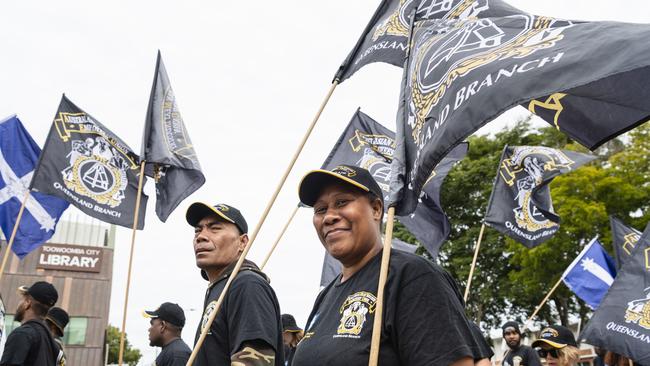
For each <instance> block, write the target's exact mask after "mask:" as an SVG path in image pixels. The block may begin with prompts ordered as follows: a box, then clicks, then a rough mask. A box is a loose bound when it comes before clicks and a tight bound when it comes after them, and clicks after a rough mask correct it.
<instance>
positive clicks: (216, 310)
mask: <svg viewBox="0 0 650 366" xmlns="http://www.w3.org/2000/svg"><path fill="white" fill-rule="evenodd" d="M337 85H338V81H336V80H335V81H334V82H333V83H332V86H331V87H330V89H329V91H328V92H327V95H326V96H325V100H323V102H322V103H321V105H320V108H319V109H318V112H316V116H314V119H313V120H312V121H311V124H310V125H309V127H308V128H307V131H306V132H305V135H304V136H303V138H302V141H301V142H300V144H299V145H298V148H297V149H296V152H295V153H294V155H293V157H292V158H291V161H290V162H289V166H288V167H287V169H286V170H285V172H284V174H283V175H282V178H281V179H280V182H279V183H278V186H277V187H276V188H275V192H274V193H273V195H272V196H271V199H270V200H269V202H268V204H267V205H266V208H265V209H264V212H263V213H262V217H261V218H260V220H259V222H258V223H257V226H256V227H255V229H254V230H253V232H252V234H251V236H250V240H249V241H248V244H246V247H244V251H243V252H242V253H241V255H240V256H239V259H238V260H237V263H236V264H235V268H233V270H232V273H231V274H230V276H229V277H228V281H227V282H226V285H225V286H224V288H223V290H222V291H221V295H219V298H218V299H217V303H216V305H215V308H214V310H213V311H212V313H210V316H209V317H208V319H207V321H206V323H205V325H204V327H203V331H202V332H201V335H200V336H199V339H197V340H196V344H195V345H194V349H193V350H192V354H191V355H190V358H189V359H188V360H187V364H186V366H192V364H193V363H194V360H195V359H196V356H197V355H198V353H199V350H200V349H201V346H202V345H203V342H204V341H205V337H206V336H207V335H208V332H209V331H210V328H211V326H212V322H213V321H214V319H215V318H216V317H217V314H218V313H219V309H220V308H221V304H222V303H223V299H224V298H225V297H226V294H227V293H228V289H229V288H230V284H231V283H232V281H233V279H234V278H235V277H237V274H238V273H239V269H240V268H241V266H242V264H243V263H244V259H245V258H246V255H248V252H249V251H250V249H251V246H252V245H253V243H254V242H255V238H257V233H258V232H259V231H260V228H261V227H262V224H264V221H265V220H266V216H268V214H269V211H271V207H273V204H274V203H275V199H276V198H277V197H278V194H279V193H280V190H281V189H282V186H284V183H285V182H286V181H287V177H288V176H289V173H290V172H291V169H293V166H294V164H295V163H296V160H298V156H299V155H300V153H301V152H302V149H303V147H305V143H306V142H307V139H308V138H309V136H310V135H311V132H312V131H313V130H314V126H316V122H318V119H319V118H320V115H321V114H322V113H323V109H325V106H326V105H327V102H328V101H329V100H330V97H331V96H332V93H334V89H336V86H337Z"/></svg>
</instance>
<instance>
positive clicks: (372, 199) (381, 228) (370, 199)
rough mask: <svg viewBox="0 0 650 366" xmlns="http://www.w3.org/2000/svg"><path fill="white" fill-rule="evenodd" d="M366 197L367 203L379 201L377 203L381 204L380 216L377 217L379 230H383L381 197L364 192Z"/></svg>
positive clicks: (382, 203)
mask: <svg viewBox="0 0 650 366" xmlns="http://www.w3.org/2000/svg"><path fill="white" fill-rule="evenodd" d="M366 197H367V198H368V201H370V203H373V202H375V201H376V200H379V202H381V216H379V229H380V230H383V228H384V200H383V199H381V197H379V196H377V195H376V194H374V193H372V192H366Z"/></svg>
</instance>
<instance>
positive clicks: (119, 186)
mask: <svg viewBox="0 0 650 366" xmlns="http://www.w3.org/2000/svg"><path fill="white" fill-rule="evenodd" d="M139 162H140V158H139V157H138V155H136V154H135V153H134V152H133V151H132V150H131V148H129V147H128V146H127V145H126V144H125V143H124V142H123V141H122V140H120V138H119V137H117V136H116V135H115V134H114V133H113V132H111V131H110V130H109V129H107V128H106V127H105V126H104V125H102V124H101V123H100V122H99V121H97V120H96V119H95V118H93V117H92V116H91V115H90V114H88V113H86V112H84V111H83V110H82V109H81V108H79V107H77V106H76V105H74V104H73V103H72V102H71V101H70V100H69V99H68V98H66V96H65V95H64V96H63V97H62V98H61V103H60V104H59V109H58V110H57V112H56V115H55V116H54V123H52V127H51V128H50V133H49V134H48V135H47V140H46V141H45V147H44V148H43V152H42V153H41V156H40V158H39V161H38V165H37V167H36V169H35V171H34V177H33V178H32V183H31V186H30V189H33V190H35V191H38V192H42V193H45V194H51V195H53V196H57V197H60V198H62V199H64V200H66V201H68V202H70V203H71V204H73V205H74V206H75V207H77V208H78V209H79V210H81V211H82V212H84V213H85V214H87V215H89V216H92V217H95V218H97V219H99V220H102V221H105V222H108V223H110V224H115V225H120V226H125V227H132V226H133V218H134V215H135V203H136V198H137V195H138V179H139V174H140V166H139ZM143 179H144V177H143ZM146 208H147V196H146V195H145V194H144V193H142V198H141V202H140V210H139V213H138V225H137V228H138V229H142V228H143V227H144V217H145V211H146Z"/></svg>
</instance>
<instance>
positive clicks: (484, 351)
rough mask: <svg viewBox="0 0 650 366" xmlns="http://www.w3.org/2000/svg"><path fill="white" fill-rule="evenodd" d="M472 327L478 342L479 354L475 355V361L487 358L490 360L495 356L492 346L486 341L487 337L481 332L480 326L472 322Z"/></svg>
mask: <svg viewBox="0 0 650 366" xmlns="http://www.w3.org/2000/svg"><path fill="white" fill-rule="evenodd" d="M470 325H471V326H472V331H473V332H474V338H475V339H476V341H477V342H478V350H479V353H477V354H474V359H475V360H482V359H484V358H487V359H488V360H489V359H491V358H492V356H494V351H492V348H491V347H490V345H489V344H488V343H487V340H485V336H484V335H483V332H481V328H479V326H478V325H476V323H474V322H470Z"/></svg>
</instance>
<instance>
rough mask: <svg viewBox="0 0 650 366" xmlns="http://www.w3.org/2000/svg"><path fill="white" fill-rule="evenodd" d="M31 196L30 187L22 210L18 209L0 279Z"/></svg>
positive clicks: (0, 268)
mask: <svg viewBox="0 0 650 366" xmlns="http://www.w3.org/2000/svg"><path fill="white" fill-rule="evenodd" d="M28 198H29V189H28V190H27V192H25V197H24V198H23V203H22V204H21V205H20V210H19V211H18V217H16V223H15V224H14V229H13V230H12V231H11V237H10V238H9V243H7V250H6V251H5V255H4V257H3V258H2V266H0V280H2V276H4V274H5V267H6V266H7V262H8V261H9V256H11V248H12V247H13V246H14V240H15V239H16V233H17V232H18V226H19V225H20V220H21V219H22V218H23V212H24V211H25V205H26V204H27V199H28Z"/></svg>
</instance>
